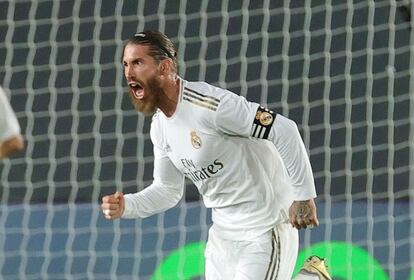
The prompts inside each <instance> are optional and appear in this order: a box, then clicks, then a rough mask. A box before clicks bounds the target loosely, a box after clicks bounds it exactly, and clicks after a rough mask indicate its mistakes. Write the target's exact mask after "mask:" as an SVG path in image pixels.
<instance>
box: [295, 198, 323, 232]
mask: <svg viewBox="0 0 414 280" xmlns="http://www.w3.org/2000/svg"><path fill="white" fill-rule="evenodd" d="M289 221H290V223H291V224H292V226H294V227H295V228H297V229H301V228H307V227H310V228H313V227H314V226H319V221H318V216H317V214H316V205H315V201H314V200H313V199H309V200H303V201H294V202H293V203H292V205H291V206H290V208H289Z"/></svg>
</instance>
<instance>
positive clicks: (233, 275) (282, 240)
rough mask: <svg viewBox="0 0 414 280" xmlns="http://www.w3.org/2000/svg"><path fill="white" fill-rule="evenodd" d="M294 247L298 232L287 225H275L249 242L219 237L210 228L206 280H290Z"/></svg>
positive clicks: (293, 263)
mask: <svg viewBox="0 0 414 280" xmlns="http://www.w3.org/2000/svg"><path fill="white" fill-rule="evenodd" d="M298 249H299V237H298V231H297V230H296V229H295V228H293V227H292V225H290V224H282V225H278V226H276V227H275V228H274V229H273V230H272V231H270V232H268V233H266V234H263V235H262V236H260V237H258V238H257V239H255V240H253V241H232V240H226V239H222V238H220V237H219V236H218V234H217V233H215V231H212V230H210V232H209V237H208V242H207V247H206V251H205V257H206V280H261V279H263V280H287V279H291V278H292V274H293V270H294V268H295V264H296V258H297V255H298Z"/></svg>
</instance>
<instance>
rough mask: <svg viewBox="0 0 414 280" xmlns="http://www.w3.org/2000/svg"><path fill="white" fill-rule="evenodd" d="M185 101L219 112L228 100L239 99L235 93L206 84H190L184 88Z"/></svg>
mask: <svg viewBox="0 0 414 280" xmlns="http://www.w3.org/2000/svg"><path fill="white" fill-rule="evenodd" d="M182 98H183V101H185V102H189V103H192V104H193V105H195V106H199V107H204V108H205V109H209V110H211V111H217V109H218V107H219V106H220V105H221V104H223V103H224V102H226V100H228V99H232V98H239V96H238V95H236V94H235V93H233V92H231V91H228V90H226V89H222V88H220V87H217V86H214V85H211V84H209V83H206V82H188V81H186V83H185V84H184V87H183V96H182Z"/></svg>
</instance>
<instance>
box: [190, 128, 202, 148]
mask: <svg viewBox="0 0 414 280" xmlns="http://www.w3.org/2000/svg"><path fill="white" fill-rule="evenodd" d="M190 134H191V145H193V147H194V148H195V149H200V148H201V138H200V137H199V136H198V135H197V133H196V132H195V131H191V133H190Z"/></svg>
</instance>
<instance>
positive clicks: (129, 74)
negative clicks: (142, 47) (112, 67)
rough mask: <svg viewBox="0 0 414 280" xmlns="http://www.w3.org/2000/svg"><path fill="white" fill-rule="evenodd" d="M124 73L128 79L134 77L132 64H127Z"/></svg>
mask: <svg viewBox="0 0 414 280" xmlns="http://www.w3.org/2000/svg"><path fill="white" fill-rule="evenodd" d="M124 75H125V77H126V78H127V79H128V78H132V77H133V76H134V73H133V71H132V67H131V66H129V65H127V66H125V67H124Z"/></svg>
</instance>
